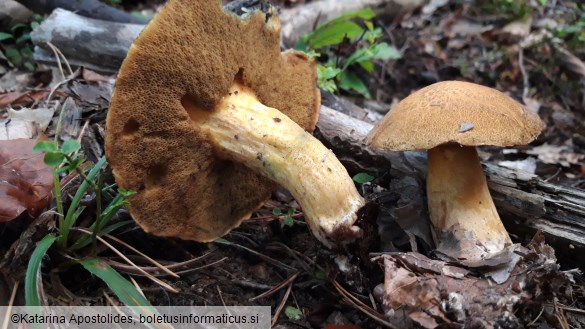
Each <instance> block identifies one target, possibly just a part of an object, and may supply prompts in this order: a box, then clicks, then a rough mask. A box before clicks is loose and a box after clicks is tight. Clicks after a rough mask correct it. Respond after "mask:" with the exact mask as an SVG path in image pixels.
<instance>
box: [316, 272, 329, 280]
mask: <svg viewBox="0 0 585 329" xmlns="http://www.w3.org/2000/svg"><path fill="white" fill-rule="evenodd" d="M314 275H315V279H317V280H325V279H327V276H326V275H325V273H324V272H323V271H316V272H315V273H314Z"/></svg>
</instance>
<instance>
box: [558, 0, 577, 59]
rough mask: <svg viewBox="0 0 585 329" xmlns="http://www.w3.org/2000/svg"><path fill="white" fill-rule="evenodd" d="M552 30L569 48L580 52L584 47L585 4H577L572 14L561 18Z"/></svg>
mask: <svg viewBox="0 0 585 329" xmlns="http://www.w3.org/2000/svg"><path fill="white" fill-rule="evenodd" d="M554 32H555V33H554V34H555V36H556V37H557V38H559V39H562V40H564V41H565V42H566V44H567V46H568V47H569V48H571V49H575V50H576V51H578V52H579V50H581V52H582V49H583V47H585V5H580V6H578V7H577V9H576V10H575V11H574V12H573V13H572V15H570V16H569V17H567V18H566V19H561V20H560V22H559V25H558V26H557V28H556V30H555V31H554Z"/></svg>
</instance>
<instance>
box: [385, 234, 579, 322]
mask: <svg viewBox="0 0 585 329" xmlns="http://www.w3.org/2000/svg"><path fill="white" fill-rule="evenodd" d="M516 253H518V254H519V255H521V256H522V257H521V260H520V261H519V262H517V263H515V265H514V266H513V269H512V270H511V273H510V275H509V277H508V279H507V280H506V281H505V282H502V283H501V284H498V283H496V282H494V281H493V280H490V279H488V278H486V277H485V276H482V275H478V273H482V271H481V270H478V271H473V270H472V269H469V268H468V267H467V266H462V265H458V266H461V268H460V270H457V271H453V269H456V268H457V265H456V264H449V265H448V264H447V263H445V262H442V261H438V260H432V259H429V258H427V257H425V256H423V255H421V254H415V253H406V254H405V253H402V254H401V253H393V254H388V255H384V256H379V257H376V258H374V261H377V262H378V263H379V264H380V265H381V266H382V267H383V269H384V272H385V278H384V284H383V289H379V288H376V290H375V291H378V293H377V294H378V297H379V298H381V300H382V304H383V306H384V311H385V314H386V316H387V317H388V319H389V320H390V321H391V322H394V323H401V324H408V323H410V325H412V324H413V323H416V324H417V325H418V326H421V327H423V328H435V327H437V326H440V327H449V328H451V327H459V326H461V325H463V326H464V327H469V328H494V327H500V328H515V327H518V328H520V327H522V322H523V321H522V320H523V319H522V318H521V316H522V314H524V313H526V315H527V318H531V319H533V318H534V317H533V316H535V315H536V314H537V313H538V310H540V309H541V306H542V305H546V304H547V303H552V302H553V301H554V300H557V298H561V297H563V296H565V295H566V293H564V292H565V291H567V290H565V289H568V288H569V287H570V285H571V284H572V283H573V282H574V280H573V278H572V275H571V274H570V273H568V272H561V271H560V270H559V268H560V267H559V265H558V264H556V258H555V256H554V250H553V249H552V248H551V247H549V246H547V245H546V244H544V239H543V238H542V236H541V235H537V236H535V238H534V239H533V241H532V242H531V243H530V245H529V246H528V247H527V248H524V247H520V246H519V247H518V248H516ZM447 266H448V267H450V268H451V269H450V270H449V271H445V268H446V267H447ZM474 272H475V273H474ZM568 291H570V289H569V290H568ZM563 294H565V295H563ZM565 297H566V296H565ZM534 310H536V314H532V313H531V312H533V311H534ZM523 312H524V313H523ZM524 319H525V318H524Z"/></svg>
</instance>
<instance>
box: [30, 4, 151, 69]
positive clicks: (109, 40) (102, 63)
mask: <svg viewBox="0 0 585 329" xmlns="http://www.w3.org/2000/svg"><path fill="white" fill-rule="evenodd" d="M143 28H144V25H140V24H124V23H115V22H106V21H102V20H97V19H92V18H87V17H83V16H80V15H77V14H75V13H72V12H70V11H67V10H64V9H55V11H53V13H52V14H51V15H50V16H49V17H48V18H47V19H45V20H44V21H43V22H42V23H41V25H40V26H39V27H38V28H37V29H35V30H34V31H33V32H32V33H31V40H32V41H33V43H34V44H35V45H36V46H37V47H35V54H34V58H35V60H37V61H38V62H42V63H50V64H54V63H55V62H56V60H55V56H54V54H53V51H52V50H51V48H50V47H49V45H48V43H50V44H52V45H54V46H55V47H56V48H58V49H59V50H60V51H61V52H62V53H63V55H64V56H65V58H66V59H67V61H68V62H69V63H70V64H71V65H75V66H84V67H87V68H89V69H92V70H95V71H98V72H102V73H115V72H117V71H118V69H119V68H120V65H121V64H122V61H123V60H124V58H125V57H126V53H127V52H128V48H130V45H132V42H133V41H134V39H135V38H136V37H137V36H138V34H139V33H140V31H142V29H143Z"/></svg>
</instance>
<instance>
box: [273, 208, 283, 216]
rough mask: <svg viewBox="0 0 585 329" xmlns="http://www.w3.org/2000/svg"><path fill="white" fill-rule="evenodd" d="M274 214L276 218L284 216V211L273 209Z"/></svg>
mask: <svg viewBox="0 0 585 329" xmlns="http://www.w3.org/2000/svg"><path fill="white" fill-rule="evenodd" d="M272 214H273V215H274V216H280V215H282V210H280V209H278V208H274V209H272Z"/></svg>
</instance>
